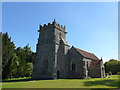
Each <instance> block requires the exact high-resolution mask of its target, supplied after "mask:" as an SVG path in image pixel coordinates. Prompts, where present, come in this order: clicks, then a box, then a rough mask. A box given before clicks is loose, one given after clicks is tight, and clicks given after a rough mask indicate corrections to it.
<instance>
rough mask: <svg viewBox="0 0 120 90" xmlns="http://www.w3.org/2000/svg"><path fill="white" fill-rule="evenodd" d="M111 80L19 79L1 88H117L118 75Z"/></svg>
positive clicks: (9, 81) (4, 84)
mask: <svg viewBox="0 0 120 90" xmlns="http://www.w3.org/2000/svg"><path fill="white" fill-rule="evenodd" d="M111 77H112V78H92V79H58V80H36V81H34V80H33V81H31V80H29V78H27V79H26V78H19V79H12V80H6V81H5V82H3V83H2V88H118V75H112V76H111Z"/></svg>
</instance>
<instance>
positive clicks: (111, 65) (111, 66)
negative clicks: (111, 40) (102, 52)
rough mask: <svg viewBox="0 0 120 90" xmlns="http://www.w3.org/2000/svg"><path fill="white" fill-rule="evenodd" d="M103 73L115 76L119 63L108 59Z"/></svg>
mask: <svg viewBox="0 0 120 90" xmlns="http://www.w3.org/2000/svg"><path fill="white" fill-rule="evenodd" d="M104 65H105V71H106V72H107V73H108V72H109V71H111V72H112V73H113V74H117V72H119V71H120V70H119V67H120V61H117V60H115V59H110V60H109V61H107V62H105V64H104Z"/></svg>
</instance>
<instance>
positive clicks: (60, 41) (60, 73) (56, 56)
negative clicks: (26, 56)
mask: <svg viewBox="0 0 120 90" xmlns="http://www.w3.org/2000/svg"><path fill="white" fill-rule="evenodd" d="M38 32H39V38H38V43H37V46H36V54H35V60H34V63H33V74H32V78H33V79H55V78H66V77H67V76H66V72H65V68H64V67H65V64H66V62H65V60H66V53H67V51H68V49H69V47H70V46H69V45H68V43H67V41H66V33H67V32H66V28H65V26H64V27H63V26H61V25H60V24H57V23H56V21H55V20H54V21H53V22H52V24H51V23H48V25H46V24H44V25H43V26H42V25H40V27H39V30H38Z"/></svg>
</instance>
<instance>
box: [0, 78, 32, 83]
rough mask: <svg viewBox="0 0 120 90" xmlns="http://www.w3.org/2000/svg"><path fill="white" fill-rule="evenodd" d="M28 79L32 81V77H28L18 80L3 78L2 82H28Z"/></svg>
mask: <svg viewBox="0 0 120 90" xmlns="http://www.w3.org/2000/svg"><path fill="white" fill-rule="evenodd" d="M26 81H32V79H31V78H26V79H16V80H3V81H2V82H26Z"/></svg>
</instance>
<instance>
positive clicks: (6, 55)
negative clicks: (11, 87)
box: [2, 33, 15, 78]
mask: <svg viewBox="0 0 120 90" xmlns="http://www.w3.org/2000/svg"><path fill="white" fill-rule="evenodd" d="M14 49H15V45H14V43H13V42H12V41H11V38H9V37H8V33H5V34H3V35H2V69H3V71H2V78H9V74H10V71H11V69H10V68H9V67H11V64H12V58H13V57H14Z"/></svg>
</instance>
